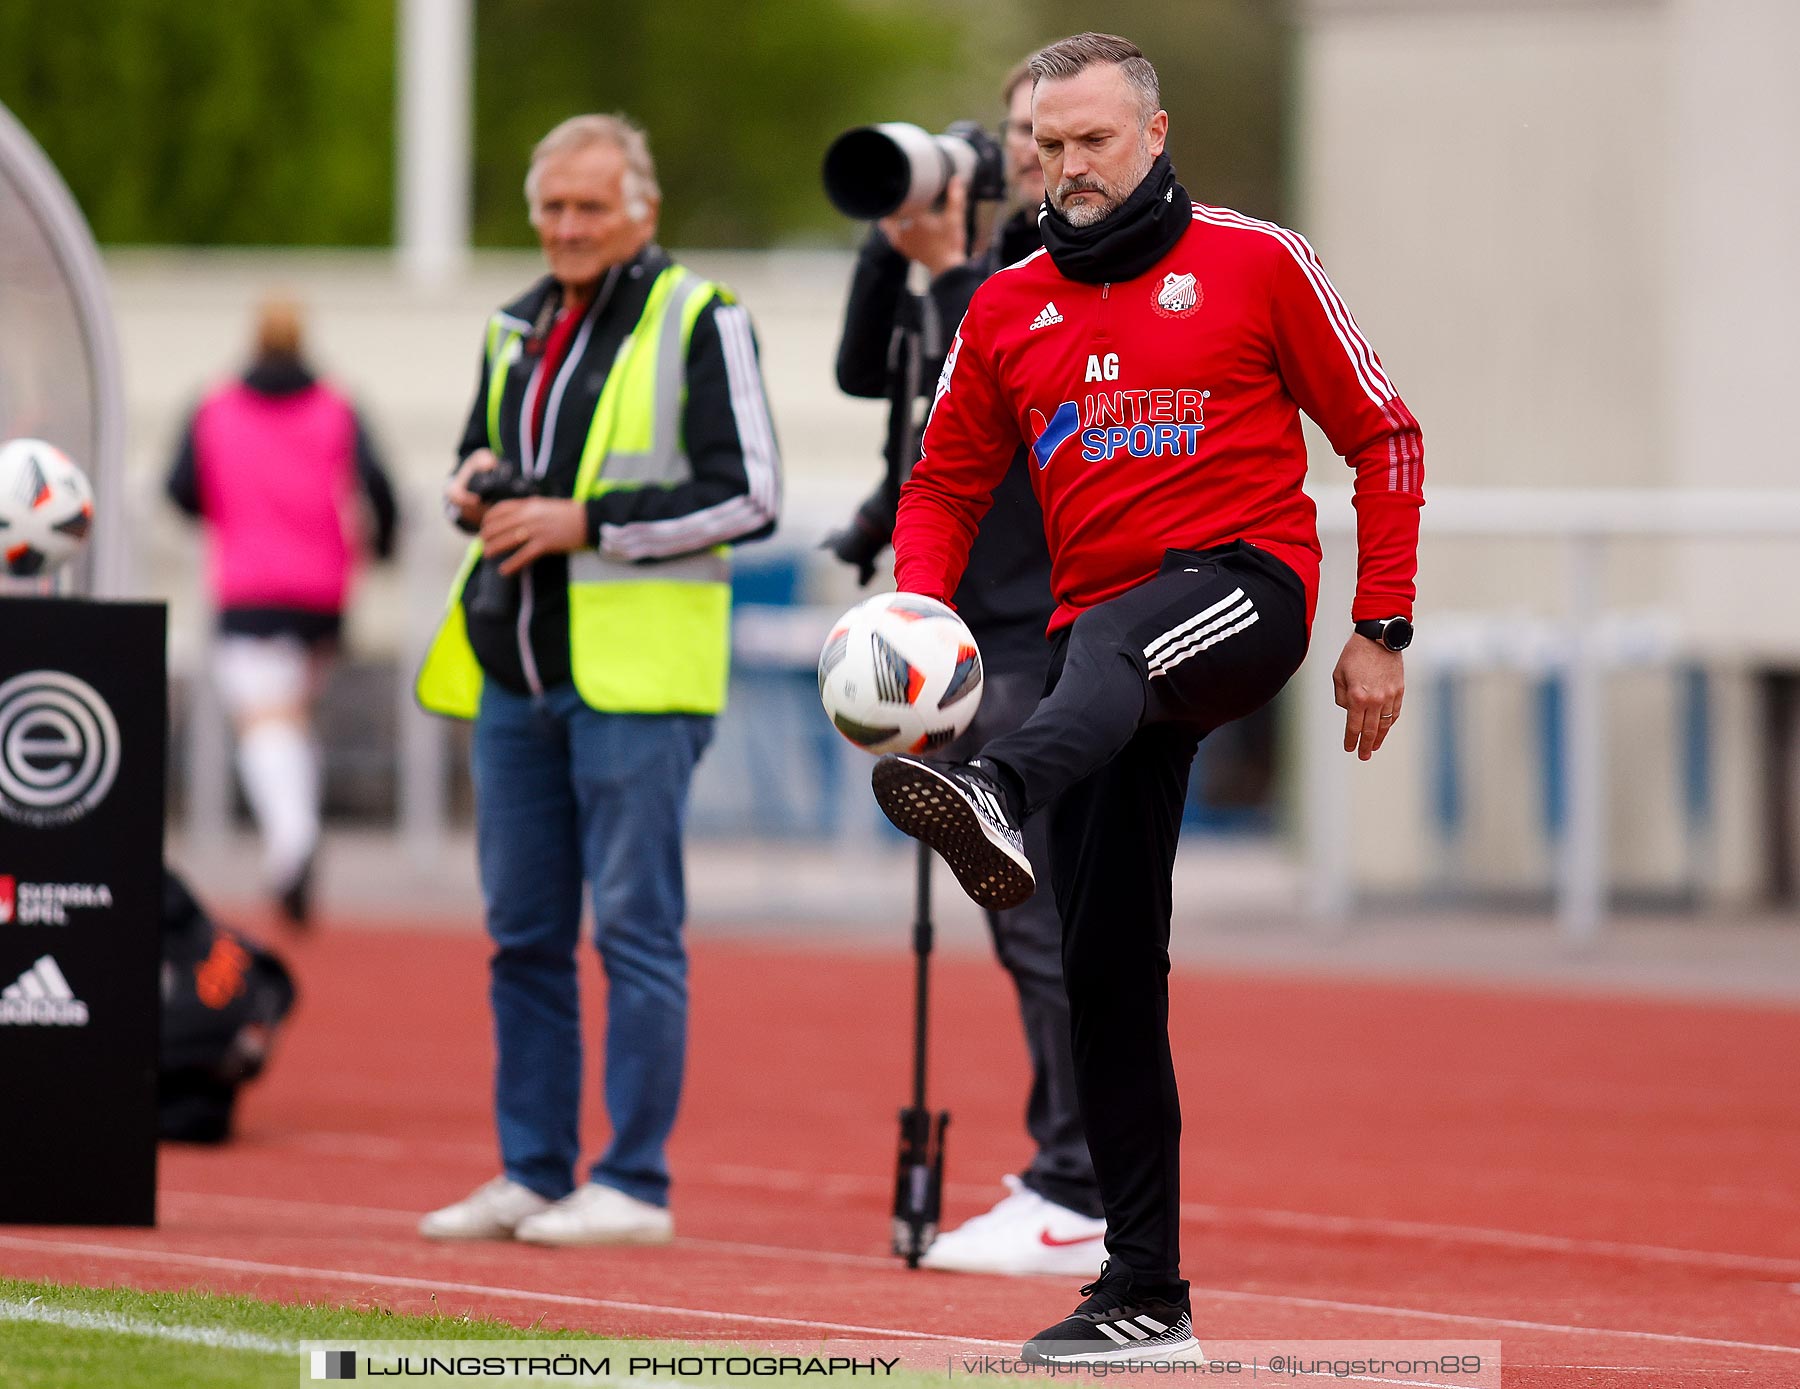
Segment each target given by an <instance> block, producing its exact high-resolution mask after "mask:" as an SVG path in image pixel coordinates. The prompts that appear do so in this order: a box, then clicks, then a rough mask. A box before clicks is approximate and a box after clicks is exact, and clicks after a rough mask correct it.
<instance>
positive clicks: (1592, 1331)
mask: <svg viewBox="0 0 1800 1389" xmlns="http://www.w3.org/2000/svg"><path fill="white" fill-rule="evenodd" d="M1188 1296H1189V1297H1190V1298H1196V1299H1197V1298H1202V1297H1216V1298H1218V1299H1219V1300H1220V1301H1222V1302H1273V1303H1277V1304H1280V1305H1282V1306H1287V1307H1322V1308H1324V1309H1325V1310H1327V1311H1331V1312H1375V1313H1379V1314H1380V1315H1382V1316H1390V1317H1403V1318H1404V1317H1412V1318H1416V1319H1418V1320H1421V1321H1449V1322H1464V1323H1467V1324H1469V1325H1471V1326H1511V1327H1515V1328H1517V1329H1518V1330H1521V1331H1550V1332H1555V1333H1557V1334H1559V1335H1573V1336H1619V1337H1623V1338H1625V1339H1627V1340H1632V1341H1659V1342H1663V1343H1665V1344H1668V1345H1676V1346H1716V1347H1718V1348H1719V1349H1721V1350H1766V1351H1771V1352H1773V1353H1774V1354H1776V1355H1800V1346H1771V1345H1764V1344H1763V1343H1762V1342H1760V1341H1726V1340H1720V1339H1718V1338H1717V1337H1713V1336H1681V1335H1677V1334H1676V1333H1674V1332H1672V1331H1622V1330H1619V1329H1618V1328H1617V1327H1610V1326H1564V1325H1562V1324H1561V1323H1559V1322H1547V1321H1524V1320H1522V1319H1520V1318H1518V1317H1485V1316H1482V1315H1480V1314H1479V1313H1472V1312H1428V1311H1425V1310H1423V1309H1422V1308H1417V1307H1391V1306H1387V1305H1384V1304H1382V1303H1375V1302H1338V1301H1335V1300H1334V1299H1331V1298H1324V1297H1297V1296H1295V1295H1294V1294H1292V1293H1247V1292H1239V1291H1237V1290H1236V1289H1235V1288H1202V1287H1200V1286H1199V1285H1198V1284H1189V1285H1188Z"/></svg>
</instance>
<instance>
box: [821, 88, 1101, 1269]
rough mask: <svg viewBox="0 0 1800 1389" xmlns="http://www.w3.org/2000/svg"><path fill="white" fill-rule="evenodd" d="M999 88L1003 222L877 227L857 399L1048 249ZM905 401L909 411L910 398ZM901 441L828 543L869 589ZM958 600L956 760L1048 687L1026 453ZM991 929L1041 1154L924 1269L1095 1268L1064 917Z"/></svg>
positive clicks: (927, 373)
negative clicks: (981, 679) (965, 690)
mask: <svg viewBox="0 0 1800 1389" xmlns="http://www.w3.org/2000/svg"><path fill="white" fill-rule="evenodd" d="M1003 97H1004V100H1005V103H1006V112H1007V116H1006V122H1005V125H1004V128H1003V131H1002V135H1003V140H1002V143H1003V147H1004V158H1005V174H1006V185H1007V193H1008V200H1009V202H1010V204H1011V206H1010V207H1009V208H1008V209H1007V212H1008V215H1007V216H1006V217H1005V220H1004V221H1002V222H1001V224H1000V225H999V227H998V228H997V229H994V233H993V235H992V236H991V237H990V238H988V239H987V244H985V245H982V244H980V242H979V240H977V244H975V245H973V246H972V245H971V239H972V238H978V237H979V235H980V231H981V228H980V223H981V222H982V221H983V215H982V214H983V213H984V212H988V211H991V209H983V208H980V207H977V209H976V215H975V216H971V215H970V211H969V205H968V184H967V183H966V181H965V180H963V179H960V178H958V179H954V180H952V181H951V184H950V187H949V191H948V193H947V195H946V196H945V198H944V200H943V204H942V206H941V207H936V208H930V209H926V210H923V211H916V212H909V213H906V214H904V215H897V216H893V217H887V218H884V219H882V220H881V221H880V222H878V223H876V224H875V225H874V226H873V227H871V228H870V231H869V236H868V239H867V241H865V242H864V244H863V248H862V252H861V254H860V255H859V257H858V259H857V264H856V273H855V277H854V278H853V279H852V281H851V285H850V300H849V306H848V308H847V310H846V312H845V317H844V336H843V340H842V342H841V343H840V344H839V347H838V359H837V377H838V385H839V386H840V387H841V388H842V389H843V390H844V391H845V392H846V393H847V394H850V395H855V396H866V397H871V396H872V397H890V396H892V395H893V394H894V390H893V387H894V383H895V378H896V374H897V373H900V372H901V371H902V370H903V353H902V351H901V345H902V341H903V336H902V333H901V331H900V329H901V327H902V326H903V318H904V316H905V315H909V314H917V315H918V321H917V322H916V323H915V324H914V325H913V326H915V327H916V328H917V329H918V330H919V341H920V344H921V350H922V352H923V354H924V360H923V361H922V362H920V363H919V368H920V369H919V371H918V373H917V380H918V382H919V384H920V387H921V392H922V394H923V396H924V398H925V399H926V400H927V401H929V400H930V397H931V390H932V385H933V383H934V382H936V380H937V378H938V373H939V370H940V369H941V367H942V365H943V358H944V351H945V345H946V343H947V341H948V340H949V338H950V336H951V334H953V333H954V332H955V330H956V325H957V324H958V323H960V322H961V321H962V316H963V313H964V311H965V310H966V309H967V308H968V306H969V300H970V298H971V297H972V296H973V295H974V293H975V291H976V289H977V288H979V287H980V285H981V283H982V282H983V281H984V280H986V279H987V278H988V276H990V275H992V274H993V273H994V272H995V271H997V270H999V269H1000V268H1002V267H1003V266H1007V265H1011V264H1013V263H1014V262H1016V261H1019V260H1021V259H1023V258H1024V257H1026V256H1028V255H1030V254H1031V253H1032V252H1033V251H1035V250H1037V249H1038V248H1039V246H1040V245H1041V242H1040V241H1039V238H1038V233H1037V212H1038V206H1039V204H1040V203H1041V202H1042V201H1043V197H1044V176H1043V172H1042V169H1041V168H1040V166H1039V163H1038V154H1037V147H1036V145H1035V144H1033V142H1032V139H1031V76H1030V73H1029V72H1028V71H1027V70H1026V68H1025V67H1024V65H1023V64H1021V65H1020V66H1019V67H1018V68H1015V69H1014V70H1013V72H1012V73H1011V74H1010V75H1009V76H1008V78H1007V81H1006V85H1005V88H1004V91H1003ZM909 262H916V263H917V264H919V265H921V266H923V267H924V269H925V271H926V272H927V273H928V274H929V275H930V288H929V290H928V293H927V296H926V297H925V298H923V299H919V298H916V297H915V296H913V295H910V294H908V293H907V289H906V280H907V275H908V273H909ZM907 405H908V408H909V412H910V410H911V408H912V403H911V402H907ZM893 446H894V444H893V440H892V439H890V449H892V448H893ZM906 447H907V449H908V456H907V457H906V458H905V459H904V462H903V469H896V468H893V467H890V470H889V476H888V478H887V479H885V480H884V482H883V485H882V486H881V487H880V488H878V489H877V490H876V491H875V493H874V494H873V495H871V497H870V498H869V499H868V501H866V502H865V503H864V504H863V506H862V507H861V509H860V510H859V511H858V512H857V514H856V517H855V519H854V520H853V521H852V523H851V525H850V526H849V527H847V528H846V529H845V531H843V532H842V533H840V534H839V535H838V536H836V537H834V538H833V539H832V540H831V541H830V542H828V544H829V545H830V546H831V547H832V549H833V551H834V553H836V554H837V555H838V557H839V558H840V559H843V560H844V561H845V562H846V563H850V564H855V565H857V566H858V568H859V571H860V572H861V577H862V580H863V582H864V583H867V582H868V581H869V580H870V578H872V577H873V574H874V569H875V560H876V557H877V556H878V555H879V554H880V553H881V551H882V550H883V549H884V548H885V547H886V545H887V543H888V540H889V538H890V536H891V535H892V532H893V523H894V508H895V505H896V503H897V499H898V486H899V483H900V482H901V481H903V480H904V479H903V478H901V477H895V476H894V473H895V472H896V471H910V469H911V466H912V463H913V462H914V461H915V460H916V458H917V456H918V452H917V436H916V435H913V434H908V435H907V442H906ZM955 604H956V608H957V610H958V612H959V613H960V615H961V616H962V618H963V620H964V621H965V622H967V623H968V624H969V628H970V630H971V631H973V633H974V634H975V639H976V641H977V642H978V643H979V644H980V647H981V659H982V664H983V666H984V667H985V687H984V690H983V693H982V699H981V708H980V711H979V712H978V713H977V715H976V717H975V722H974V723H973V725H971V727H970V728H969V730H968V731H967V732H966V733H965V734H964V735H963V736H962V738H960V739H958V740H957V741H956V742H955V743H954V744H952V745H950V746H949V747H947V748H945V749H943V751H942V753H941V755H942V756H944V757H947V758H952V759H954V758H958V757H963V756H966V755H967V752H966V751H965V750H966V749H970V748H978V747H980V746H981V745H982V744H983V743H984V742H986V741H988V740H989V739H992V738H995V737H998V736H1000V735H1001V734H1002V733H1005V732H1010V731H1011V730H1013V729H1014V728H1016V727H1018V726H1019V724H1021V723H1023V722H1024V721H1025V719H1026V717H1027V716H1028V715H1029V714H1030V713H1031V711H1032V710H1033V709H1034V708H1035V707H1036V706H1037V701H1038V698H1039V696H1040V695H1041V694H1042V693H1043V688H1044V678H1045V674H1046V669H1047V665H1048V656H1049V645H1048V643H1047V642H1046V640H1045V637H1044V630H1045V627H1046V625H1047V623H1048V621H1049V618H1050V613H1051V609H1052V608H1053V607H1054V603H1053V601H1052V599H1051V597H1050V557H1049V552H1048V550H1047V548H1046V546H1045V541H1044V518H1043V513H1042V512H1041V511H1040V510H1039V507H1038V502H1037V498H1036V497H1035V496H1034V495H1033V493H1032V490H1031V474H1030V471H1029V468H1028V456H1027V453H1026V450H1025V449H1024V448H1023V447H1021V448H1020V449H1019V451H1018V453H1017V454H1016V455H1015V456H1014V458H1013V461H1012V466H1011V467H1010V468H1009V469H1008V471H1007V473H1006V477H1005V479H1004V480H1003V481H1002V482H1001V483H1000V485H999V486H998V487H996V488H995V489H994V500H993V507H992V509H991V510H989V512H988V513H987V515H986V517H985V518H984V519H983V521H982V523H981V527H980V530H979V531H978V533H977V534H976V537H975V541H974V545H973V548H972V549H971V551H970V554H969V565H968V569H967V571H966V572H965V575H964V577H963V580H962V583H961V585H960V586H959V587H958V588H957V590H956V594H955ZM1046 838H1047V836H1046V833H1045V830H1044V826H1043V824H1042V822H1035V823H1034V824H1033V825H1032V826H1029V827H1028V828H1027V832H1026V847H1027V852H1028V854H1029V856H1030V857H1031V859H1032V861H1033V863H1034V864H1035V865H1037V867H1038V872H1039V873H1040V875H1041V874H1042V873H1043V872H1045V871H1047V846H1046V842H1045V841H1046ZM988 925H989V929H990V930H991V931H992V933H993V938H994V949H995V953H996V954H997V956H998V957H999V960H1000V963H1001V965H1002V966H1003V967H1004V968H1005V969H1006V970H1007V972H1008V973H1009V974H1011V976H1012V979H1013V983H1014V985H1015V987H1016V988H1017V989H1018V993H1019V1012H1020V1016H1021V1019H1022V1021H1023V1023H1024V1029H1025V1043H1026V1047H1027V1049H1028V1051H1029V1053H1030V1056H1031V1070H1032V1080H1031V1090H1030V1093H1029V1096H1028V1098H1027V1105H1026V1128H1027V1129H1028V1130H1029V1132H1030V1136H1031V1138H1032V1140H1033V1142H1034V1144H1035V1145H1036V1153H1035V1155H1034V1156H1033V1158H1032V1160H1031V1163H1030V1165H1029V1166H1027V1167H1026V1169H1025V1172H1024V1174H1023V1176H1022V1177H1012V1176H1008V1177H1007V1178H1006V1179H1005V1180H1006V1184H1007V1186H1008V1187H1009V1188H1010V1189H1011V1194H1010V1195H1008V1196H1007V1197H1006V1198H1004V1199H1003V1200H1002V1201H1000V1203H999V1204H998V1205H996V1206H995V1207H994V1208H993V1209H991V1210H989V1211H987V1212H986V1213H984V1214H982V1215H978V1216H976V1217H975V1218H974V1219H972V1220H970V1221H969V1222H967V1223H966V1224H964V1225H963V1226H961V1227H960V1228H958V1229H956V1230H952V1231H949V1232H948V1233H946V1234H944V1235H942V1236H940V1237H939V1238H938V1239H937V1241H936V1242H935V1243H934V1244H933V1245H932V1246H931V1248H930V1250H929V1251H927V1253H926V1254H925V1256H924V1257H923V1258H922V1259H921V1260H920V1264H921V1266H923V1267H926V1268H938V1269H947V1270H956V1271H960V1272H970V1273H1009V1274H1033V1273H1063V1274H1068V1273H1091V1272H1092V1271H1093V1270H1094V1269H1095V1268H1096V1267H1098V1265H1099V1261H1100V1259H1101V1258H1102V1257H1103V1256H1104V1253H1105V1251H1104V1249H1103V1247H1102V1240H1103V1237H1104V1235H1105V1231H1106V1226H1105V1222H1104V1220H1102V1219H1101V1218H1100V1216H1101V1206H1100V1197H1099V1192H1098V1188H1097V1187H1096V1185H1095V1179H1094V1168H1093V1162H1092V1160H1091V1159H1090V1158H1089V1156H1088V1150H1087V1140H1086V1138H1085V1136H1084V1134H1083V1131H1082V1127H1081V1119H1080V1115H1079V1113H1078V1112H1077V1110H1076V1102H1075V1070H1074V1060H1073V1056H1072V1053H1071V1047H1070V1037H1069V1004H1068V998H1067V996H1066V994H1065V993H1064V990H1063V978H1062V924H1061V921H1060V920H1059V919H1058V917H1057V913H1056V905H1055V903H1054V901H1052V900H1051V895H1050V894H1049V893H1047V892H1046V893H1039V894H1038V895H1037V896H1036V897H1034V898H1032V899H1031V900H1030V901H1028V902H1026V903H1025V904H1024V905H1023V906H1021V907H1017V908H1014V909H1013V910H1010V911H1002V912H989V913H988Z"/></svg>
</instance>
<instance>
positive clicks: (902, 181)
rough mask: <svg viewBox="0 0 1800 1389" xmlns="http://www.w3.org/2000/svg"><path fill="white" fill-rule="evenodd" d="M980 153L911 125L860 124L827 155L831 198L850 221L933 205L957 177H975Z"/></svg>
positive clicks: (835, 142)
mask: <svg viewBox="0 0 1800 1389" xmlns="http://www.w3.org/2000/svg"><path fill="white" fill-rule="evenodd" d="M974 164H975V158H974V151H973V150H971V149H970V148H969V146H968V144H967V143H966V142H965V141H963V140H959V139H955V138H951V137H946V136H942V135H932V134H931V133H930V132H928V131H925V130H922V129H920V128H919V127H918V126H916V125H909V124H907V123H906V122H905V121H888V122H886V123H885V124H882V125H864V126H858V127H857V128H856V129H855V130H847V131H845V132H844V133H843V134H842V135H840V136H838V137H837V139H835V140H833V141H832V142H831V148H829V149H828V150H826V151H825V167H824V170H823V173H824V180H825V196H826V197H828V198H830V199H831V205H832V206H833V207H835V208H836V209H837V210H838V211H839V212H841V213H843V214H844V216H846V217H854V218H856V219H857V220H858V221H863V222H870V221H874V220H875V219H876V218H878V217H891V216H892V215H893V214H894V213H896V212H901V211H905V210H919V209H923V208H927V207H930V206H931V205H932V204H933V203H935V202H937V200H938V199H939V198H941V197H943V196H944V190H945V189H946V188H948V187H949V186H950V177H951V175H952V174H958V173H961V174H964V175H967V174H969V173H971V172H972V171H973V169H974Z"/></svg>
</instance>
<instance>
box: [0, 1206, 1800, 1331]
mask: <svg viewBox="0 0 1800 1389" xmlns="http://www.w3.org/2000/svg"><path fill="white" fill-rule="evenodd" d="M0 1247H3V1248H14V1249H44V1250H48V1251H50V1252H52V1253H73V1254H100V1255H105V1256H107V1257H109V1258H119V1259H127V1260H137V1261H139V1262H143V1263H174V1264H191V1265H196V1266H198V1267H202V1268H222V1269H233V1270H238V1271H241V1272H248V1273H279V1274H286V1275H289V1276H292V1277H297V1278H317V1279H320V1280H323V1281H336V1282H366V1283H375V1284H385V1285H387V1286H390V1287H400V1288H421V1289H428V1290H429V1289H443V1290H447V1291H450V1292H467V1293H481V1294H487V1295H490V1296H494V1297H513V1298H518V1299H520V1300H522V1301H529V1302H554V1303H558V1304H562V1305H566V1306H574V1307H604V1308H608V1309H610V1310H614V1311H629V1312H662V1313H667V1314H669V1315H672V1316H688V1317H698V1318H702V1319H704V1320H708V1321H726V1322H731V1321H736V1322H757V1323H762V1324H767V1325H772V1326H808V1327H820V1328H823V1329H825V1330H830V1331H856V1332H864V1333H868V1334H871V1335H876V1336H896V1337H904V1338H909V1339H916V1340H924V1341H952V1342H957V1343H960V1344H965V1345H978V1346H1012V1345H1014V1344H1016V1343H1015V1342H1013V1341H995V1340H985V1339H982V1338H980V1337H975V1336H947V1335H945V1334H943V1333H942V1332H935V1331H913V1330H904V1329H900V1328H895V1327H882V1326H860V1325H856V1324H853V1323H845V1322H828V1321H810V1320H805V1319H802V1318H795V1317H769V1316H763V1315H760V1314H758V1313H754V1312H718V1311H711V1310H707V1309H704V1308H698V1307H670V1306H665V1305H662V1304H658V1303H651V1302H624V1301H618V1300H613V1299H607V1298H596V1297H576V1296H574V1295H573V1294H569V1293H545V1292H535V1291H532V1290H530V1289H526V1288H503V1287H493V1286H489V1285H487V1284H483V1283H453V1282H449V1281H441V1280H437V1279H430V1278H408V1277H404V1276H402V1275H399V1274H388V1273H369V1272H361V1273H359V1272H352V1271H349V1270H344V1269H324V1268H311V1267H306V1266H302V1265H297V1264H270V1263H261V1262H257V1261H254V1260H249V1259H227V1258H221V1257H218V1256H216V1255H208V1254H183V1253H176V1252H172V1251H163V1250H157V1249H142V1248H131V1247H128V1246H123V1245H104V1244H80V1243H76V1242H74V1241H69V1240H39V1239H31V1238H29V1237H24V1236H17V1235H0ZM763 1247H764V1248H767V1249H770V1250H771V1251H772V1252H776V1253H784V1254H791V1255H792V1256H793V1257H795V1258H804V1257H808V1256H810V1255H811V1251H810V1250H804V1249H793V1250H784V1249H781V1248H780V1247H779V1246H773V1245H768V1246H763ZM1189 1291H1190V1295H1191V1296H1194V1297H1211V1298H1216V1299H1218V1300H1219V1301H1222V1302H1259V1303H1270V1304H1273V1305H1275V1306H1283V1307H1318V1308H1323V1309H1325V1310H1327V1311H1334V1312H1371V1313H1375V1314H1377V1315H1380V1316H1392V1317H1399V1318H1402V1319H1407V1318H1410V1319H1413V1320H1420V1321H1436V1322H1460V1323H1463V1324H1465V1325H1469V1326H1510V1327H1514V1328H1516V1329H1518V1330H1522V1331H1548V1332H1551V1333H1553V1334H1556V1335H1566V1336H1613V1337H1618V1338H1621V1339H1624V1340H1634V1341H1655V1342H1658V1343H1660V1344H1666V1345H1678V1346H1712V1347H1715V1348H1718V1349H1721V1350H1757V1351H1768V1352H1770V1353H1771V1354H1775V1355H1800V1346H1781V1345H1767V1344H1764V1343H1763V1342H1760V1341H1732V1340H1725V1339H1723V1338H1720V1337H1714V1336H1682V1335H1679V1334H1677V1333H1674V1332H1667V1331H1631V1330H1624V1329H1621V1328H1618V1327H1608V1326H1568V1325H1563V1324H1562V1323H1559V1322H1541V1321H1527V1320H1524V1319H1522V1318H1518V1317H1490V1316H1483V1315H1480V1314H1479V1313H1469V1312H1435V1311H1428V1310H1425V1309H1423V1308H1417V1307H1395V1306H1390V1305H1386V1304H1382V1303H1370V1302H1340V1301H1336V1300H1334V1299H1329V1298H1318V1297H1299V1296H1296V1295H1294V1294H1291V1293H1253V1292H1241V1291H1239V1290H1237V1289H1235V1288H1202V1287H1200V1286H1198V1285H1192V1286H1191V1287H1190V1289H1189Z"/></svg>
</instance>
